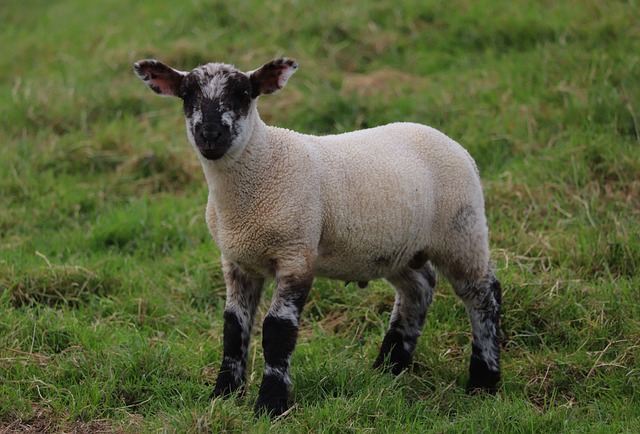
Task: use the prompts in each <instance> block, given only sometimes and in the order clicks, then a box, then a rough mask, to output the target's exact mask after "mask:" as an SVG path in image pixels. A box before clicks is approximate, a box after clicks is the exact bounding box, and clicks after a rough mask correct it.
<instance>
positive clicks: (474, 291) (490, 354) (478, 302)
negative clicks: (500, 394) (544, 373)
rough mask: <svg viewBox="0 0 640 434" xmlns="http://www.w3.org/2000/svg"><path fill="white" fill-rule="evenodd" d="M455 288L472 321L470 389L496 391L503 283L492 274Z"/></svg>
mask: <svg viewBox="0 0 640 434" xmlns="http://www.w3.org/2000/svg"><path fill="white" fill-rule="evenodd" d="M454 288H456V293H457V294H458V295H460V297H461V298H462V299H463V301H464V303H465V305H466V306H467V312H468V314H469V320H470V322H471V334H472V346H471V348H472V353H471V360H470V362H469V381H468V383H467V387H466V389H467V392H469V393H475V392H478V391H487V392H490V393H495V392H496V391H497V389H498V383H499V381H500V303H501V302H502V289H501V287H500V282H499V281H498V280H497V279H496V278H495V277H494V276H493V274H491V273H489V275H488V278H486V279H483V282H481V283H479V284H475V285H466V286H464V285H463V286H460V287H458V286H454Z"/></svg>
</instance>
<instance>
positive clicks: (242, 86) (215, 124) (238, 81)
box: [179, 63, 253, 160]
mask: <svg viewBox="0 0 640 434" xmlns="http://www.w3.org/2000/svg"><path fill="white" fill-rule="evenodd" d="M179 96H180V98H182V102H183V110H184V116H185V118H186V123H187V135H188V136H189V140H190V141H191V143H192V144H193V145H194V147H195V148H196V149H197V150H198V151H199V152H200V154H202V156H203V157H204V158H206V159H208V160H217V159H219V158H221V157H222V156H224V155H225V154H226V153H227V151H228V150H229V149H230V148H231V147H232V146H234V145H240V144H242V143H244V142H246V140H247V139H248V137H247V136H248V135H249V134H250V133H251V131H250V125H249V122H248V117H249V113H250V109H251V106H252V102H253V100H252V98H251V82H250V80H249V77H248V76H247V75H246V74H245V73H243V72H240V71H238V70H236V69H234V68H233V67H231V66H229V65H224V64H220V63H209V64H207V65H204V66H201V67H198V68H196V69H194V70H193V71H191V72H190V73H189V74H187V75H186V76H185V77H184V79H183V80H182V83H181V86H180V94H179Z"/></svg>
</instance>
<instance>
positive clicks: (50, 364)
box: [0, 0, 640, 433]
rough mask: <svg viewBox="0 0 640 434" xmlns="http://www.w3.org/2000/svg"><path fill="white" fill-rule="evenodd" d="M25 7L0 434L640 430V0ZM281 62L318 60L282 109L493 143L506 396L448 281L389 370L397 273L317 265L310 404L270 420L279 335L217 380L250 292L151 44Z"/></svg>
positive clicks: (15, 53) (118, 0)
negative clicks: (232, 310)
mask: <svg viewBox="0 0 640 434" xmlns="http://www.w3.org/2000/svg"><path fill="white" fill-rule="evenodd" d="M0 22H1V23H2V26H0V46H1V47H2V55H1V56H0V128H1V131H2V137H3V142H2V146H0V237H1V238H0V431H2V432H8V433H12V432H24V431H27V432H38V431H47V430H48V431H53V432H58V431H65V432H113V431H115V432H157V431H165V430H166V431H170V432H224V431H226V432H267V431H270V432H271V431H273V432H287V433H289V432H390V433H391V432H425V431H426V432H522V433H524V432H527V433H532V432H596V433H598V432H601V433H611V432H630V433H631V432H638V431H640V364H639V363H640V291H639V287H640V271H639V269H640V234H639V228H640V119H639V118H640V81H639V78H640V24H639V23H640V4H639V3H638V2H637V1H635V0H628V1H623V0H612V1H599V0H568V1H563V2H549V1H518V2H501V1H483V2H475V1H472V0H454V1H449V2H441V1H431V0H429V1H424V0H419V1H418V0H399V1H396V2H383V1H368V2H364V1H362V2H346V4H344V5H342V4H337V3H335V2H329V1H328V0H320V1H316V2H314V3H313V4H312V5H311V4H310V3H308V2H302V1H296V0H289V1H276V2H266V3H264V2H259V1H256V0H238V1H235V2H222V1H205V0H189V1H186V2H182V3H181V4H180V5H177V4H176V3H175V2H174V1H164V0H154V1H147V2H135V3H131V2H126V1H123V0H105V1H102V2H84V1H82V0H61V1H56V2H52V1H44V0H26V1H25V0H23V1H16V0H5V1H3V2H2V4H1V5H0ZM280 55H287V56H291V57H295V58H297V59H298V61H299V63H300V71H299V73H298V74H296V76H295V77H294V78H293V79H292V80H291V81H290V82H289V85H288V86H287V88H286V89H285V90H283V91H282V92H281V93H280V94H278V95H275V96H271V97H268V98H267V97H264V98H263V99H261V102H260V110H261V115H262V117H263V119H265V120H266V121H267V122H269V123H272V124H277V125H280V126H284V127H288V128H292V129H296V130H300V131H305V132H310V133H316V134H322V133H336V132H343V131H348V130H353V129H357V128H364V127H370V126H375V125H379V124H383V123H388V122H392V121H400V120H402V121H416V122H421V123H425V124H429V125H432V126H434V127H436V128H439V129H441V130H442V131H444V132H445V133H447V134H448V135H450V136H451V137H453V138H455V139H456V140H458V141H459V142H460V143H462V144H463V145H464V146H465V147H466V148H467V149H468V150H469V152H470V153H471V154H472V155H473V156H474V158H475V159H476V161H477V162H478V166H479V167H480V170H481V172H482V176H483V182H484V187H485V194H486V202H487V215H488V219H489V224H490V229H491V245H492V249H493V250H492V256H493V260H494V262H495V265H496V273H497V275H498V277H499V278H500V279H501V281H502V282H503V287H504V288H505V290H504V320H503V328H504V335H505V339H504V356H503V375H504V380H503V382H502V389H501V392H500V394H499V395H498V396H496V397H491V396H467V395H465V394H464V392H463V389H464V383H465V380H466V376H467V374H466V367H467V363H468V358H469V355H470V343H469V338H470V334H469V327H468V324H467V319H466V314H465V311H464V308H463V306H462V305H461V303H460V302H459V301H458V300H457V299H456V298H455V297H454V295H453V294H452V291H451V289H450V288H449V286H448V284H446V283H445V282H441V283H440V284H439V286H438V288H437V295H436V300H435V302H434V304H433V306H432V309H431V312H430V314H429V316H428V320H427V325H426V327H425V331H424V334H423V336H422V338H421V339H420V341H419V345H418V350H417V353H416V357H415V364H414V366H413V369H412V370H410V371H408V372H405V373H403V374H402V375H401V376H400V377H398V378H391V377H388V376H386V375H382V374H379V373H376V372H374V371H372V370H371V368H370V366H371V364H372V363H373V360H374V358H375V356H376V353H377V349H378V346H379V344H380V342H381V339H382V336H383V333H384V330H385V328H386V325H387V323H388V320H389V312H390V309H391V305H392V303H393V294H392V291H391V290H390V289H389V288H387V287H386V286H385V285H384V284H383V283H382V282H376V283H373V284H372V285H370V286H369V288H367V289H359V288H357V287H356V286H355V285H350V286H349V287H347V288H345V287H344V285H343V284H342V283H341V282H333V281H325V280H318V281H316V283H315V285H314V288H313V290H312V293H311V296H310V300H309V303H308V305H307V307H306V310H305V313H304V319H303V321H302V330H301V339H300V343H299V346H298V350H297V352H296V354H295V356H294V358H293V366H292V377H293V381H294V385H295V388H294V391H293V398H294V402H295V406H294V408H293V410H292V412H291V413H290V414H289V415H288V416H287V417H285V418H281V419H278V420H275V421H269V420H267V419H259V420H255V419H254V418H253V412H252V408H253V403H254V401H255V398H256V396H257V391H258V386H259V382H260V378H261V367H262V357H261V353H262V349H261V347H260V345H259V342H260V338H259V328H260V327H258V330H257V331H256V337H255V339H254V341H253V343H252V344H253V345H252V349H251V354H250V360H249V381H248V388H247V392H246V394H245V395H244V396H240V397H235V398H232V399H230V400H227V401H223V400H217V399H216V400H213V401H211V400H210V399H209V393H210V392H211V389H212V382H213V381H214V380H215V375H216V370H217V367H218V364H219V363H220V359H221V343H222V337H221V334H222V309H223V306H224V294H225V290H224V283H223V281H222V276H221V271H220V264H219V251H218V250H217V248H216V247H215V246H214V245H213V243H212V242H211V241H210V237H209V235H208V233H207V230H206V225H205V222H204V206H205V202H206V195H207V191H206V185H205V182H204V179H203V176H202V175H201V174H200V168H199V164H198V162H197V159H196V156H195V155H194V153H193V151H192V150H191V148H190V145H188V143H187V141H186V137H185V133H184V121H183V119H182V115H181V111H180V105H179V103H178V102H177V101H175V100H170V99H161V98H155V97H154V96H153V95H152V94H151V93H150V92H149V90H148V89H147V88H146V87H145V86H144V85H143V84H142V83H140V81H139V80H138V79H137V78H136V77H135V75H134V74H133V72H132V63H133V62H134V61H136V60H138V59H141V58H146V57H156V58H158V59H161V60H163V61H165V62H167V63H170V64H172V65H174V66H176V67H178V68H183V69H189V68H192V67H194V66H196V65H197V64H199V63H204V62H208V61H214V60H215V61H225V62H231V63H235V64H236V65H237V66H238V67H239V68H241V69H244V70H249V69H253V68H256V67H258V66H259V65H261V64H262V63H264V62H265V61H267V60H269V59H271V58H273V57H275V56H280ZM270 293H271V290H268V291H267V294H266V297H265V301H263V305H262V306H261V310H260V315H264V312H265V310H266V306H267V303H268V300H269V295H270ZM29 430H31V431H29Z"/></svg>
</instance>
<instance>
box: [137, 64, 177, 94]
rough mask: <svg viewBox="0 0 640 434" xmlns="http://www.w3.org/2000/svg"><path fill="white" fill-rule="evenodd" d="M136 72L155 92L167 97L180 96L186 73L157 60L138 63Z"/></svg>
mask: <svg viewBox="0 0 640 434" xmlns="http://www.w3.org/2000/svg"><path fill="white" fill-rule="evenodd" d="M134 70H135V72H136V74H137V75H138V77H140V79H141V80H142V81H144V82H145V83H146V84H147V86H149V87H150V88H151V89H152V90H153V91H154V92H156V93H158V94H160V95H166V96H178V95H179V93H180V84H181V83H182V79H183V78H184V76H185V73H184V72H180V71H177V70H175V69H173V68H171V67H169V66H167V65H165V64H164V63H162V62H158V61H157V60H143V61H141V62H138V63H136V64H135V65H134Z"/></svg>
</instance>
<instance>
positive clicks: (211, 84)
mask: <svg viewBox="0 0 640 434" xmlns="http://www.w3.org/2000/svg"><path fill="white" fill-rule="evenodd" d="M297 68H298V63H297V62H296V61H295V60H293V59H289V58H286V57H285V58H281V59H275V60H272V61H271V62H268V63H265V64H264V65H262V66H261V67H260V68H258V69H256V70H254V71H250V72H247V73H244V72H242V71H238V70H237V69H235V68H234V67H233V66H231V65H226V64H223V63H208V64H206V65H204V66H200V67H198V68H196V69H194V70H193V71H191V72H184V71H179V70H177V69H174V68H172V67H170V66H168V65H165V64H164V63H162V62H159V61H157V60H154V59H147V60H141V61H139V62H136V63H135V64H134V65H133V69H134V71H135V73H136V74H137V75H138V77H140V79H141V80H142V81H143V82H145V83H146V84H147V86H149V87H150V88H151V90H153V91H154V92H155V93H157V94H159V95H163V96H175V97H179V98H181V99H182V102H183V110H184V116H185V118H186V119H187V136H188V137H189V141H190V142H191V144H192V145H193V146H194V147H195V148H196V149H197V150H198V152H199V153H200V154H201V155H202V156H203V157H204V158H205V159H207V160H218V159H220V158H222V157H223V156H224V155H226V154H227V153H228V152H229V150H230V149H232V148H234V147H236V148H241V147H242V146H244V145H245V144H246V143H247V142H248V141H249V138H250V136H251V133H252V128H253V124H252V121H253V120H254V119H255V117H256V116H257V114H256V112H255V106H254V104H255V100H256V98H258V96H260V95H264V94H269V93H274V92H277V91H279V90H280V89H282V88H283V87H284V85H285V84H286V83H287V80H289V77H291V75H293V73H294V72H295V71H296V69H297Z"/></svg>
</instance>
